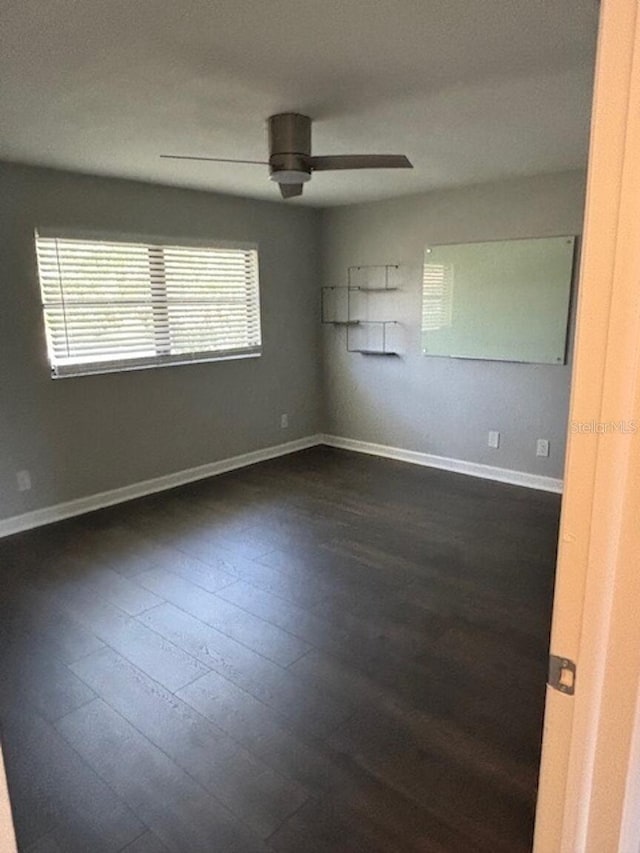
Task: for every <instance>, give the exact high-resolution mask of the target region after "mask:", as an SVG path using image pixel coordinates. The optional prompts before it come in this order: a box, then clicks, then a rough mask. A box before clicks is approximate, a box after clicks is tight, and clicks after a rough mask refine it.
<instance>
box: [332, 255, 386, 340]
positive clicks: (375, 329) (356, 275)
mask: <svg viewBox="0 0 640 853" xmlns="http://www.w3.org/2000/svg"><path fill="white" fill-rule="evenodd" d="M398 270H399V265H398V264H375V265H370V266H352V267H348V269H347V284H346V285H336V286H333V287H323V288H322V290H321V295H322V305H321V321H322V323H323V324H324V325H330V326H346V327H347V339H346V343H347V351H348V352H359V353H361V354H362V355H398V354H399V353H398V348H397V340H396V338H397V335H394V334H393V332H394V330H395V329H397V327H398V326H399V323H398V321H397V320H389V319H384V320H377V319H376V320H371V319H369V313H370V312H369V301H368V300H369V298H371V297H373V295H374V294H381V293H388V292H391V291H396V290H399V289H400V287H399V280H400V279H399V274H398ZM355 294H362V297H356V295H355ZM363 299H364V300H365V301H364V302H363ZM354 300H355V302H356V305H355V306H354ZM358 303H359V304H358ZM360 315H362V316H360Z"/></svg>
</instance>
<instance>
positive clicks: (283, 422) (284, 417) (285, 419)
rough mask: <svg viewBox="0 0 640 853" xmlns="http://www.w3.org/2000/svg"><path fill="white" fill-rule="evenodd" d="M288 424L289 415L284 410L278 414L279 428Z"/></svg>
mask: <svg viewBox="0 0 640 853" xmlns="http://www.w3.org/2000/svg"><path fill="white" fill-rule="evenodd" d="M288 426H289V415H288V414H286V412H285V413H284V414H282V415H280V429H286V428H287V427H288Z"/></svg>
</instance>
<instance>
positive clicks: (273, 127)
mask: <svg viewBox="0 0 640 853" xmlns="http://www.w3.org/2000/svg"><path fill="white" fill-rule="evenodd" d="M268 126H269V159H268V160H234V159H228V158H226V157H189V156H187V155H184V154H161V155H160V156H161V157H162V158H164V159H166V160H204V161H208V162H212V163H250V164H254V165H258V166H268V167H269V173H270V177H271V180H272V181H275V182H276V183H277V184H278V185H279V186H280V193H281V195H282V198H293V197H294V196H299V195H302V188H303V185H304V184H305V183H306V182H307V181H309V180H310V179H311V174H312V172H329V171H334V170H336V169H413V166H412V164H411V163H410V161H409V160H408V159H407V158H406V157H405V156H404V154H337V155H332V156H329V157H312V156H311V119H310V118H309V116H303V115H300V114H299V113H279V114H278V115H274V116H270V117H269V119H268Z"/></svg>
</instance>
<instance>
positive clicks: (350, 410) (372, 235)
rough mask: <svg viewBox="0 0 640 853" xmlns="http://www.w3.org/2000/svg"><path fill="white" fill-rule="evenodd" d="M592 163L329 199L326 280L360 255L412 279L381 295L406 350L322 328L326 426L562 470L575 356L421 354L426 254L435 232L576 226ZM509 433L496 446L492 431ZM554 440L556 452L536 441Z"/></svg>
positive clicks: (529, 468) (461, 234)
mask: <svg viewBox="0 0 640 853" xmlns="http://www.w3.org/2000/svg"><path fill="white" fill-rule="evenodd" d="M584 180H585V179H584V174H583V173H582V172H567V173H562V174H554V175H545V176H539V177H534V178H526V179H518V180H511V181H505V182H501V183H495V184H484V185H478V186H473V187H466V188H461V189H454V190H447V191H443V192H432V193H428V194H423V195H419V196H411V197H405V198H401V199H394V200H391V201H384V202H377V203H371V204H362V205H353V206H349V207H342V208H333V209H329V210H326V211H324V213H323V222H322V238H323V239H322V246H323V280H324V283H325V284H326V285H336V284H344V283H345V281H346V269H347V267H348V266H349V265H352V264H385V263H400V264H402V265H404V267H405V269H404V272H405V274H406V277H407V282H406V284H405V285H404V286H403V288H402V290H401V291H399V292H398V293H397V294H393V295H392V294H386V295H383V296H374V297H372V298H374V299H380V300H382V299H384V300H387V301H386V303H385V304H386V306H387V307H388V310H389V313H390V315H391V316H390V319H398V320H400V321H401V323H402V334H403V337H404V346H403V357H402V358H382V357H375V356H363V355H359V354H350V353H347V352H346V351H345V343H344V335H345V330H344V328H334V327H325V328H324V331H323V353H324V357H323V362H324V386H325V395H326V399H327V401H328V405H327V416H326V430H327V431H328V432H330V433H333V434H334V435H339V436H346V437H348V438H354V439H359V440H363V441H370V442H376V443H381V444H387V445H391V446H394V447H401V448H404V449H408V450H415V451H421V452H426V453H434V454H437V455H440V456H448V457H453V458H455V459H463V460H467V461H471V462H480V463H485V464H489V465H497V466H499V467H504V468H510V469H514V470H518V471H526V472H531V473H535V474H543V475H547V476H552V477H561V476H562V471H563V463H564V451H565V430H566V418H567V411H568V398H569V381H570V368H569V367H568V366H555V365H550V366H547V365H523V364H510V363H501V362H488V361H462V360H458V359H444V358H425V357H424V356H423V355H421V350H420V307H421V294H420V285H421V273H422V270H421V264H422V258H423V252H424V249H425V246H426V245H427V244H428V243H433V244H437V243H457V242H469V241H475V240H494V239H508V238H516V237H537V236H551V235H554V234H580V232H581V229H582V214H583V205H584V189H585V186H584ZM491 429H496V430H499V431H500V433H501V446H500V448H499V449H498V450H491V449H490V448H488V447H487V433H488V431H489V430H491ZM537 438H546V439H549V441H550V442H551V455H550V457H549V458H548V459H544V458H536V456H535V441H536V439H537Z"/></svg>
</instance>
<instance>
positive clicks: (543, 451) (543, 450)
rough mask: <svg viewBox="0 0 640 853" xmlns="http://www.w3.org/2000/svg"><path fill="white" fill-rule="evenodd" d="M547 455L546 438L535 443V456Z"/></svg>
mask: <svg viewBox="0 0 640 853" xmlns="http://www.w3.org/2000/svg"><path fill="white" fill-rule="evenodd" d="M548 455H549V442H548V440H547V439H546V438H539V439H538V440H537V441H536V456H548Z"/></svg>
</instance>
